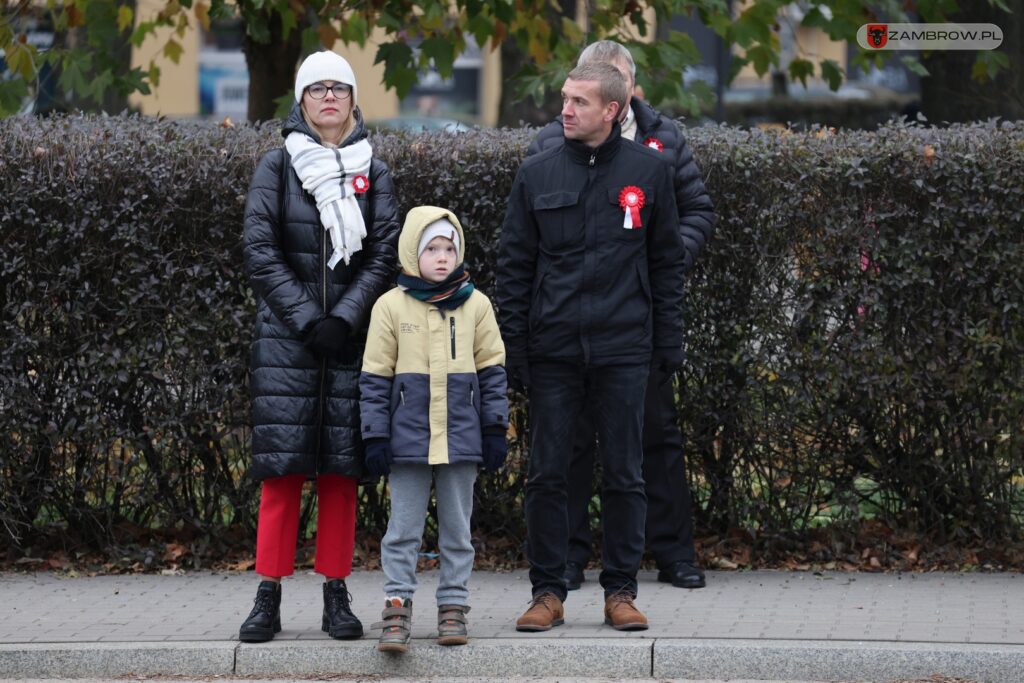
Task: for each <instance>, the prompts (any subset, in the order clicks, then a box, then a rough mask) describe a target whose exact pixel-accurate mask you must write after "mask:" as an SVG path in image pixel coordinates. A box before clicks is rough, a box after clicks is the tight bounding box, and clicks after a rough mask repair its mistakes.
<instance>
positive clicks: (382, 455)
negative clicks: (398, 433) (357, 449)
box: [363, 439, 395, 477]
mask: <svg viewBox="0 0 1024 683" xmlns="http://www.w3.org/2000/svg"><path fill="white" fill-rule="evenodd" d="M363 445H364V446H365V447H366V471H367V472H369V473H370V474H371V475H372V476H374V477H383V476H385V475H387V474H390V473H391V463H393V462H394V461H395V454H394V452H393V451H392V450H391V441H390V440H388V439H369V440H367V441H366V442H364V444H363Z"/></svg>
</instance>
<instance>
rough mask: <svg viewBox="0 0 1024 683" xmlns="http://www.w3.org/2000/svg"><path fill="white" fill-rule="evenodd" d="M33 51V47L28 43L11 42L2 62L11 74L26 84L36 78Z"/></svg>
mask: <svg viewBox="0 0 1024 683" xmlns="http://www.w3.org/2000/svg"><path fill="white" fill-rule="evenodd" d="M35 51H36V49H35V47H33V46H32V45H29V44H28V43H19V42H13V43H11V44H10V45H8V46H7V50H6V52H5V53H4V60H5V61H6V62H7V67H8V68H9V69H10V70H11V71H12V72H13V73H16V74H18V75H19V76H20V77H21V78H22V79H24V80H25V81H26V82H28V81H31V80H33V79H34V78H35V77H36V69H35V60H34V57H35Z"/></svg>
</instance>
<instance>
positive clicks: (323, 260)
mask: <svg viewBox="0 0 1024 683" xmlns="http://www.w3.org/2000/svg"><path fill="white" fill-rule="evenodd" d="M324 232H325V231H324V230H320V275H321V278H320V308H321V310H322V311H323V312H324V314H325V315H326V314H327V238H326V236H325V234H324ZM326 386H327V359H326V358H321V359H320V401H319V403H318V404H317V410H318V412H319V413H320V414H319V416H318V418H317V421H316V473H317V476H319V475H320V460H321V457H322V454H321V453H320V451H321V450H322V449H323V438H324V436H323V435H324V424H323V422H324V413H326V412H327V410H326V408H327V407H326V406H325V405H324V404H325V402H326V401H327V399H326V397H325V389H326Z"/></svg>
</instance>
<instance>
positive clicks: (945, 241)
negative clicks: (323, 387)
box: [0, 116, 1024, 555]
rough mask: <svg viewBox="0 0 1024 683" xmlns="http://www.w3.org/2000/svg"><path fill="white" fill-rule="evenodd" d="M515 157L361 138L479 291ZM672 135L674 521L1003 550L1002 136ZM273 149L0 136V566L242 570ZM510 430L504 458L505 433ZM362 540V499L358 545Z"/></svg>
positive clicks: (518, 517) (433, 138) (62, 121)
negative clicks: (258, 202)
mask: <svg viewBox="0 0 1024 683" xmlns="http://www.w3.org/2000/svg"><path fill="white" fill-rule="evenodd" d="M533 133H534V131H531V130H517V131H480V132H473V133H468V134H461V135H457V136H449V135H438V134H435V135H426V134H423V135H410V134H395V135H390V136H386V137H376V138H374V139H373V144H374V148H375V150H376V153H377V154H378V155H379V156H380V157H382V158H383V159H385V160H386V161H387V162H388V163H389V164H390V165H391V167H392V169H393V173H394V177H395V183H396V188H397V191H398V194H399V197H400V199H401V200H402V201H403V203H404V204H403V207H402V208H403V211H404V210H406V209H408V208H410V207H411V206H414V205H416V204H425V203H430V204H440V205H444V206H448V207H450V208H451V209H452V210H453V211H455V212H456V214H457V215H459V217H460V219H462V220H463V223H464V225H465V226H466V229H467V233H468V234H469V236H470V238H469V249H468V250H467V265H468V267H469V268H470V270H471V271H472V272H473V275H474V279H475V281H476V282H477V283H478V284H479V286H481V287H482V289H483V290H484V291H486V292H491V291H493V287H494V275H493V273H494V264H495V255H496V249H497V237H498V233H499V230H500V224H501V220H502V216H503V214H504V208H505V198H506V196H507V194H508V191H509V189H510V187H511V183H512V180H513V178H514V176H515V172H516V170H517V168H518V165H519V163H520V161H521V158H522V154H523V152H524V150H525V147H526V145H527V143H528V142H529V140H530V139H531V137H532V135H533ZM687 134H688V137H689V140H690V143H691V146H692V147H693V149H694V153H695V155H696V157H697V159H698V161H699V163H700V165H701V167H702V170H703V171H704V173H705V176H706V179H707V186H708V189H709V191H710V192H711V195H712V197H713V199H714V201H715V205H716V210H717V213H718V226H717V229H716V233H715V236H714V239H713V240H712V243H711V244H710V245H709V247H708V249H707V251H706V253H705V255H704V256H703V258H702V259H701V260H700V262H699V264H698V268H697V269H696V271H695V273H694V275H693V277H692V278H691V281H690V283H689V292H690V296H689V310H688V321H689V323H688V326H687V336H686V341H685V346H686V351H687V354H688V358H689V361H688V363H687V366H686V368H685V369H684V371H683V372H682V373H681V374H680V382H679V389H680V391H679V402H678V406H679V415H680V419H681V423H682V426H683V432H684V435H685V436H684V439H685V449H686V452H687V455H688V458H687V461H688V464H689V467H690V470H691V472H690V476H691V479H692V482H693V484H694V488H695V496H696V505H697V511H696V512H697V517H698V524H699V525H701V526H702V527H703V528H704V529H705V530H711V531H715V532H725V531H727V530H729V529H735V528H740V529H745V530H747V532H749V533H751V534H755V535H762V536H763V535H786V534H792V533H797V534H799V533H802V532H806V531H807V530H808V529H810V528H812V527H817V526H823V525H824V526H829V527H830V528H834V529H838V530H841V529H843V528H846V527H847V526H849V525H850V524H851V523H853V522H856V521H859V520H862V519H865V518H877V519H880V520H882V521H884V522H885V523H887V524H888V525H890V526H891V527H892V528H895V529H898V530H906V531H913V532H915V533H920V534H924V535H926V536H928V537H930V538H931V539H933V540H936V541H941V542H949V541H953V542H962V543H970V542H973V541H974V540H975V539H978V538H986V539H990V540H992V539H1005V540H1013V539H1019V538H1020V537H1021V536H1022V534H1021V522H1022V515H1024V499H1022V498H1024V495H1022V494H1024V483H1022V482H1024V478H1022V468H1024V363H1022V361H1021V360H1020V359H1021V358H1022V357H1024V220H1022V218H1024V216H1022V213H1024V188H1022V183H1021V178H1022V177H1024V124H1010V123H997V122H989V123H983V124H976V125H971V126H957V127H952V128H949V129H937V128H924V127H920V126H917V125H911V126H907V125H902V124H895V123H893V124H889V125H887V126H884V127H881V128H879V129H878V130H877V131H875V132H871V133H864V132H860V133H848V132H840V133H838V134H830V133H828V132H827V131H823V130H813V131H811V132H809V133H807V134H781V135H780V134H776V133H766V132H761V131H746V130H740V129H735V128H727V127H721V128H713V127H712V128H701V129H690V130H688V131H687ZM279 144H280V137H279V136H278V135H277V131H276V129H275V128H274V127H272V126H262V127H238V128H230V129H225V128H220V127H217V126H214V125H208V124H194V123H180V122H171V121H166V120H160V121H154V120H147V119H141V118H136V117H112V118H110V117H91V116H71V117H55V118H50V119H24V118H19V119H14V118H10V119H6V120H3V121H0V186H2V187H3V192H2V193H0V301H2V305H3V313H2V317H0V477H2V479H0V523H2V524H3V526H4V528H5V533H6V535H7V537H8V538H9V541H10V545H9V547H10V548H11V551H10V552H12V553H14V554H17V553H18V552H20V550H19V549H23V548H26V547H27V546H28V545H29V544H31V543H33V542H35V540H36V539H38V538H40V537H42V536H45V535H46V534H48V533H51V532H54V531H56V532H57V533H61V534H65V535H66V536H67V538H68V539H71V540H73V541H74V542H81V543H83V544H88V545H90V546H93V547H105V546H113V545H117V544H118V543H120V542H124V539H125V538H126V537H128V536H129V535H130V534H131V533H132V532H133V531H134V530H138V529H140V528H169V529H176V533H178V534H187V535H190V536H192V537H194V538H195V539H196V540H197V542H202V543H205V544H210V547H222V546H224V545H229V544H234V543H239V544H248V543H251V540H252V535H253V530H254V524H255V510H256V501H257V498H258V496H257V489H256V487H255V485H254V484H253V483H252V482H251V481H249V480H248V479H247V478H245V477H244V471H245V463H246V461H247V455H248V399H247V384H246V383H247V377H246V371H247V362H248V346H249V343H250V341H251V326H252V322H253V320H252V317H253V298H252V294H251V292H250V290H249V288H248V286H247V284H246V281H245V277H244V273H243V268H242V254H241V249H240V239H241V216H242V208H243V203H244V195H245V192H246V188H247V184H248V180H249V177H250V175H251V173H252V170H253V168H254V166H255V163H256V161H257V160H258V159H259V157H260V155H261V154H262V153H263V152H265V151H266V150H268V149H271V148H272V147H274V146H277V145H279ZM513 416H514V419H515V425H514V426H515V427H516V428H517V430H518V431H517V433H522V432H523V430H524V428H525V425H524V421H525V419H524V416H525V412H524V408H523V406H521V405H515V406H513ZM519 445H521V444H519V442H518V440H517V442H516V443H515V444H514V447H515V446H519ZM514 450H515V452H516V453H518V454H519V457H513V458H512V463H511V465H510V467H509V468H508V470H507V472H505V473H503V474H502V475H500V476H496V477H495V476H492V477H483V478H481V481H480V484H479V486H478V500H477V506H476V510H475V516H474V518H475V526H476V529H477V532H478V533H477V535H478V537H479V540H480V543H481V544H484V545H485V546H486V547H487V548H488V549H490V550H506V551H507V552H508V553H509V554H513V555H514V554H515V553H516V552H518V550H519V546H520V543H521V540H522V538H523V536H524V529H523V520H522V514H521V499H522V495H521V494H522V484H523V473H524V471H525V469H524V464H525V463H524V462H523V457H524V456H525V453H523V452H522V449H519V448H514ZM307 513H308V510H307ZM386 514H387V513H386V506H385V503H384V499H383V496H382V492H381V491H380V490H379V489H373V488H370V487H364V489H363V502H362V510H361V522H362V525H363V528H364V529H365V532H366V533H367V534H368V535H369V536H370V537H374V536H375V535H379V534H380V533H382V532H383V528H384V524H385V521H386Z"/></svg>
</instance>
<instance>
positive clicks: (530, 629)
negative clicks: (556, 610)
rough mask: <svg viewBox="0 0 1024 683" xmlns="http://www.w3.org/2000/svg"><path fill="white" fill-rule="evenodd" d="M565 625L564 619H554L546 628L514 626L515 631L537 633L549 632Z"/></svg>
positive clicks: (539, 626)
mask: <svg viewBox="0 0 1024 683" xmlns="http://www.w3.org/2000/svg"><path fill="white" fill-rule="evenodd" d="M564 623H565V619H555V620H554V621H552V622H551V623H550V624H548V625H547V626H543V625H541V624H522V625H520V624H516V630H517V631H525V632H527V633H538V632H540V631H550V630H551V629H553V628H554V627H556V626H561V625H562V624H564Z"/></svg>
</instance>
